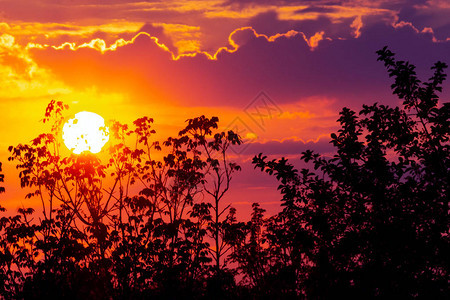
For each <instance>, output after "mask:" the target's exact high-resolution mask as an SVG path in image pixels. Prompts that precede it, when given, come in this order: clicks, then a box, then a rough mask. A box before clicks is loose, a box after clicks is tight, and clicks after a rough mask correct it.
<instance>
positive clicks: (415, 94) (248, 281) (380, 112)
mask: <svg viewBox="0 0 450 300" xmlns="http://www.w3.org/2000/svg"><path fill="white" fill-rule="evenodd" d="M377 53H378V57H379V58H378V59H379V60H380V61H382V62H383V63H384V65H385V66H386V68H387V70H388V73H389V76H391V77H393V79H394V83H393V84H392V90H393V93H394V94H395V95H397V96H398V97H399V98H400V99H403V107H401V108H400V107H389V106H386V105H379V104H377V103H375V104H373V105H363V109H362V110H361V111H360V112H359V113H356V112H354V111H352V110H351V109H349V108H343V110H342V111H341V113H340V118H339V119H338V122H339V123H340V125H341V129H339V131H338V132H337V133H334V134H332V135H331V143H332V144H333V145H334V147H335V149H336V154H335V155H334V157H332V158H324V157H322V156H321V155H319V154H317V153H314V152H312V151H309V150H308V151H305V152H303V153H302V155H301V159H302V160H303V161H304V162H305V163H306V164H310V165H311V167H312V168H313V170H310V169H306V168H304V169H301V170H297V169H296V168H295V167H294V166H293V165H292V164H291V163H290V162H288V161H287V160H286V159H284V158H281V159H274V160H268V159H267V157H265V156H263V154H259V155H257V156H255V157H254V158H253V163H254V165H255V168H259V169H261V170H262V171H264V172H266V173H268V174H269V175H271V176H275V177H276V178H277V179H278V180H279V182H280V184H279V190H280V192H281V194H282V199H281V205H282V207H283V210H282V211H281V212H280V213H278V214H276V215H273V216H270V217H268V218H267V217H265V216H264V214H265V210H264V209H262V208H261V207H260V205H259V204H258V203H254V204H253V212H252V215H251V218H250V220H249V221H247V222H238V221H237V219H236V209H234V208H232V207H230V206H224V205H222V203H221V201H222V199H223V196H224V195H225V193H226V192H227V191H228V190H229V188H230V182H231V180H232V177H233V174H234V172H237V171H239V170H240V167H239V166H238V165H237V164H236V163H235V162H233V161H230V158H229V156H228V151H229V147H230V146H231V145H236V144H240V143H241V139H240V137H239V136H238V135H237V134H235V133H234V132H232V131H228V132H220V131H218V119H217V118H216V117H213V118H207V117H205V116H200V117H198V118H194V119H191V120H188V122H187V125H186V127H185V128H184V129H183V130H181V131H180V133H179V135H178V136H177V137H170V138H168V139H167V140H165V141H164V142H162V143H160V142H158V141H155V140H154V137H153V135H154V134H155V131H154V129H153V127H152V125H153V119H151V118H148V117H143V118H140V119H137V120H136V121H135V122H134V123H133V124H132V125H131V126H128V125H126V124H121V123H119V122H115V121H113V122H112V123H111V124H110V131H111V138H110V143H109V148H108V149H107V156H108V159H107V160H106V161H101V160H100V159H99V158H98V156H95V155H91V154H85V153H83V154H81V155H73V154H72V155H69V156H66V157H63V156H62V155H61V151H60V148H61V145H60V141H59V139H58V138H57V137H58V136H60V132H61V127H62V125H63V123H64V121H65V119H64V111H65V110H66V109H67V106H65V105H64V104H63V103H62V102H57V101H51V102H50V104H49V105H48V107H47V109H46V112H45V116H44V120H43V121H44V123H50V126H51V131H50V132H49V133H45V134H41V135H39V136H38V137H37V138H36V139H34V140H33V141H32V142H31V143H30V144H20V145H17V146H15V147H10V148H9V150H10V153H11V154H10V158H9V160H11V161H14V162H16V163H17V168H18V169H19V171H20V173H19V176H20V181H21V186H22V187H23V188H27V189H28V190H29V191H31V192H30V193H28V194H27V196H26V198H34V199H37V200H38V201H40V202H41V203H42V214H40V213H39V214H37V213H35V212H34V210H33V209H31V208H21V209H19V211H18V214H17V215H15V216H4V217H2V218H1V219H0V295H1V297H2V298H5V299H21V298H26V299H29V298H30V299H33V298H36V299H42V298H64V299H148V298H156V299H246V298H251V299H298V298H313V299H315V298H318V299H327V298H336V297H346V298H358V299H361V298H377V297H379V298H391V297H399V298H410V297H420V298H436V299H438V298H448V297H449V295H448V288H447V286H448V278H449V272H448V266H449V260H448V253H449V252H450V251H449V250H450V249H449V229H448V207H449V198H450V197H449V187H450V183H449V181H450V171H449V170H450V155H449V154H450V153H449V152H450V143H449V133H450V132H449V131H450V103H439V98H438V96H437V93H438V92H440V91H441V89H442V88H441V85H442V82H443V81H444V79H445V77H446V75H445V73H444V70H445V68H446V67H447V66H446V64H444V63H441V62H438V63H436V64H435V65H434V66H433V67H432V70H434V75H433V76H432V77H431V78H430V79H429V80H428V81H427V82H425V83H422V82H421V81H419V79H418V78H417V76H416V73H415V70H414V66H413V65H411V64H409V63H407V62H403V61H397V60H395V58H394V54H393V53H392V52H391V51H389V50H388V49H387V48H384V49H382V50H380V51H378V52H377ZM130 145H132V146H130ZM0 167H1V165H0ZM0 171H1V169H0ZM2 182H3V175H0V183H2ZM3 191H4V189H3V188H1V187H0V193H2V192H3ZM0 211H2V212H4V211H5V209H4V208H2V207H1V206H0ZM237 279H239V282H236V281H237Z"/></svg>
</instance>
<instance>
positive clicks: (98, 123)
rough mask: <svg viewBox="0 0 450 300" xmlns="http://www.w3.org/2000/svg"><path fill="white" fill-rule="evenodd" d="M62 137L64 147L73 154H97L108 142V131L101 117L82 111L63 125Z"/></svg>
mask: <svg viewBox="0 0 450 300" xmlns="http://www.w3.org/2000/svg"><path fill="white" fill-rule="evenodd" d="M62 137H63V140H64V144H65V145H66V147H67V148H68V149H69V150H71V151H72V152H73V153H75V154H80V153H82V152H84V151H89V152H91V153H99V152H100V151H101V150H102V147H103V146H104V145H105V144H106V142H108V140H109V130H108V127H106V125H105V120H104V119H103V118H102V117H101V116H99V115H97V114H96V113H92V112H87V111H82V112H79V113H77V114H76V115H75V118H73V119H70V120H68V121H67V122H66V123H65V124H64V127H63V135H62Z"/></svg>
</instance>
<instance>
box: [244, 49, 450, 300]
mask: <svg viewBox="0 0 450 300" xmlns="http://www.w3.org/2000/svg"><path fill="white" fill-rule="evenodd" d="M377 54H378V56H379V58H378V60H381V61H382V62H384V65H385V66H386V68H387V70H388V73H389V76H390V77H393V78H394V80H395V81H394V83H393V84H392V86H391V88H392V90H393V93H394V94H395V95H397V96H398V97H399V98H400V99H403V108H399V107H394V108H391V107H388V106H385V105H379V104H377V103H375V104H373V105H370V106H369V105H363V109H362V110H361V111H360V112H359V114H358V113H356V112H354V111H352V110H351V109H348V108H344V109H343V110H342V111H341V113H340V118H339V120H338V122H339V123H340V124H341V129H340V130H339V131H338V133H337V134H334V133H333V134H332V135H331V143H332V144H333V145H334V147H335V148H336V154H335V155H334V157H333V158H331V159H327V158H324V157H321V156H320V155H319V154H317V153H314V152H312V151H309V150H308V151H305V152H303V153H302V156H301V159H302V160H303V161H304V162H306V163H312V164H313V166H314V170H315V171H310V170H308V169H302V170H297V169H295V168H294V167H293V166H292V165H291V164H290V163H289V162H287V160H286V159H284V158H282V159H279V160H276V159H275V160H267V158H266V157H265V156H263V155H262V154H259V155H258V156H256V157H255V158H254V159H253V162H254V164H255V167H257V168H260V169H261V170H263V171H265V172H267V173H268V174H270V175H272V176H275V177H276V178H277V179H278V180H279V182H280V185H279V190H280V191H281V193H282V195H283V199H282V205H283V206H284V209H283V211H282V212H281V213H280V214H279V215H277V216H274V217H272V218H270V219H269V220H268V221H267V222H266V225H265V226H266V230H265V237H266V239H267V242H266V245H267V246H266V250H265V251H268V252H269V253H271V257H270V258H271V259H273V260H275V261H276V262H277V263H279V264H280V263H281V267H280V266H277V265H276V264H273V263H269V264H268V266H266V268H269V269H274V268H275V272H276V273H277V274H281V272H284V271H285V270H287V269H289V268H291V269H293V270H292V272H293V273H292V274H296V275H297V276H296V278H295V279H296V281H295V282H294V281H292V282H291V283H292V285H291V291H298V292H300V293H301V294H303V295H304V296H306V297H307V298H334V297H338V296H342V297H344V296H345V297H347V298H348V297H351V298H372V297H382V298H386V297H399V298H409V297H417V296H418V297H421V298H434V299H437V298H447V297H448V278H449V273H448V266H449V261H448V252H449V250H450V249H449V236H448V234H449V231H448V205H449V199H450V197H449V188H450V182H449V181H450V155H449V154H450V144H449V133H450V127H449V125H450V103H448V102H447V103H441V105H438V104H439V103H438V102H439V101H438V96H437V92H440V91H441V84H442V82H443V81H444V79H445V77H446V75H445V74H444V69H445V68H446V67H447V65H446V64H444V63H442V62H437V63H436V64H435V65H434V66H433V67H432V70H434V75H433V76H432V77H431V78H430V79H429V81H427V82H425V83H421V81H420V80H419V79H418V78H417V77H416V73H415V71H414V69H415V67H414V66H413V65H411V64H409V63H407V62H403V61H396V60H395V59H394V54H393V53H392V52H391V51H389V50H388V49H387V48H386V47H385V48H384V49H382V50H380V51H378V52H377ZM268 261H269V262H270V261H271V260H270V259H269V260H268ZM267 274H270V273H267Z"/></svg>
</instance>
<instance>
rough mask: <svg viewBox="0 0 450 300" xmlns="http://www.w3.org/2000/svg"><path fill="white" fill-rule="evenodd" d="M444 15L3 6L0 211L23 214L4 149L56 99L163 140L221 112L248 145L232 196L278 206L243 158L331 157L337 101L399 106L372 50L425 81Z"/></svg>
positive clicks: (279, 5)
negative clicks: (137, 122) (151, 129)
mask: <svg viewBox="0 0 450 300" xmlns="http://www.w3.org/2000/svg"><path fill="white" fill-rule="evenodd" d="M449 16H450V2H449V1H448V0H428V1H427V0H409V1H408V0H373V1H369V0H348V1H338V0H337V1H322V0H315V1H313V0H309V1H282V0H279V1H277V0H270V1H269V0H259V1H257V0H210V1H208V0H205V1H201V0H198V1H183V0H178V1H157V0H155V1H133V0H101V1H100V0H96V1H95V0H59V1H51V0H14V1H9V0H6V1H5V0H1V1H0V77H1V88H0V111H1V113H2V116H1V119H0V125H1V131H0V135H1V136H0V161H2V162H3V167H4V171H5V174H6V179H5V180H6V183H5V186H6V189H7V193H6V194H4V195H2V196H1V200H2V205H3V206H5V207H7V208H8V209H13V210H15V209H16V208H17V207H20V206H22V204H23V205H24V206H29V203H28V202H27V201H29V200H25V199H23V192H22V191H19V188H20V184H19V181H18V178H17V172H16V171H15V169H14V164H13V163H10V162H8V161H7V158H8V152H7V147H8V146H10V145H17V144H18V143H27V142H29V141H30V140H31V139H32V138H34V137H35V136H36V135H37V134H39V133H41V132H43V131H45V130H48V128H47V127H45V126H44V124H42V123H40V122H39V120H40V119H42V117H43V114H44V111H45V107H46V105H47V104H48V103H49V101H50V100H51V99H56V100H60V101H63V102H64V103H67V104H69V105H70V111H69V114H75V113H77V112H79V111H83V110H88V111H92V112H96V113H98V114H100V115H102V116H103V117H104V118H105V119H106V120H110V119H115V120H118V121H120V122H128V123H130V122H132V121H133V120H134V119H137V118H139V117H142V116H149V117H152V118H154V120H155V129H156V130H157V132H158V138H160V139H161V140H162V139H164V138H166V137H168V136H171V135H172V136H173V135H176V134H177V133H178V131H179V130H180V129H182V128H183V126H184V124H185V123H184V121H185V120H186V119H188V118H193V117H196V116H199V115H202V114H204V115H206V116H218V117H219V119H220V125H221V128H222V129H234V130H238V131H239V132H240V134H241V135H242V136H243V137H244V138H245V139H246V140H247V143H246V144H245V145H244V146H243V147H241V148H239V149H234V150H235V152H234V153H233V156H234V158H235V159H236V160H237V161H238V162H239V163H241V165H242V166H243V170H242V172H241V173H240V174H239V175H238V176H236V177H235V178H234V182H233V188H232V190H231V192H230V193H229V195H228V198H227V201H229V202H233V203H234V206H235V207H236V208H237V209H238V211H239V210H241V211H249V210H250V207H251V203H252V202H255V201H259V202H261V203H262V207H263V208H265V209H267V210H269V212H274V211H277V210H278V209H279V208H278V207H279V202H278V200H279V198H280V196H279V193H278V192H277V191H276V183H275V182H274V180H273V179H272V178H270V177H268V176H266V175H265V174H261V173H260V172H259V171H257V170H253V166H252V165H251V163H250V162H251V158H252V157H253V156H254V155H255V154H257V153H259V152H263V153H265V154H266V155H269V156H273V157H282V156H285V157H289V158H290V159H293V160H294V161H295V160H297V161H298V158H299V157H300V153H301V152H302V151H304V150H306V149H316V150H318V151H319V152H321V153H330V152H331V151H332V148H331V146H330V145H329V135H330V133H331V132H333V131H335V130H337V128H338V127H337V123H336V119H337V118H338V113H339V111H340V109H341V108H342V107H344V106H347V107H350V108H353V109H355V110H359V109H360V108H361V106H362V104H363V103H365V104H371V103H373V102H380V103H385V104H390V105H399V104H400V102H399V101H398V100H397V99H395V98H394V97H393V96H392V93H391V90H390V84H391V83H392V80H391V79H390V78H389V77H388V75H387V72H386V70H385V69H384V66H383V64H382V63H380V62H377V61H376V59H377V55H376V54H375V51H377V50H379V49H381V48H383V47H384V46H389V48H390V49H391V50H392V51H393V52H395V53H396V54H397V58H398V59H402V60H409V61H411V62H412V63H413V64H415V65H416V66H417V71H418V74H419V77H420V78H422V79H424V80H426V79H428V78H429V77H430V76H431V71H430V69H429V68H430V67H431V66H432V65H433V63H434V62H436V61H438V60H441V61H444V62H447V64H448V63H450V18H449ZM449 93H450V84H449V82H446V83H445V84H444V93H443V94H442V95H441V100H445V101H448V99H449V95H450V94H449Z"/></svg>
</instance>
